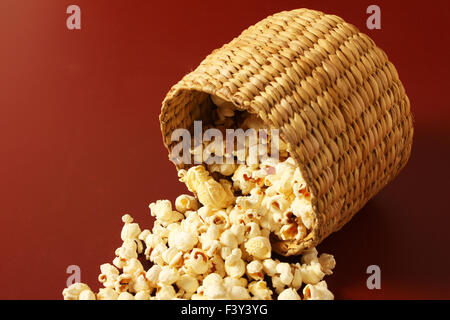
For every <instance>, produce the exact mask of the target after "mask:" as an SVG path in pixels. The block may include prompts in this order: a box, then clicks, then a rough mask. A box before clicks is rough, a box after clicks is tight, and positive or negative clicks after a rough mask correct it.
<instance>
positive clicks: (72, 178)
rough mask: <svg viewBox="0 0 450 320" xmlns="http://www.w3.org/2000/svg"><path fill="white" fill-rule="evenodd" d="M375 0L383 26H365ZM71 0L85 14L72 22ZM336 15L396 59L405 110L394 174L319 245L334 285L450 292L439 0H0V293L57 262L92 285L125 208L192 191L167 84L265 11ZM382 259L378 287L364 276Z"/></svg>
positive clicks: (37, 293) (443, 23)
mask: <svg viewBox="0 0 450 320" xmlns="http://www.w3.org/2000/svg"><path fill="white" fill-rule="evenodd" d="M374 3H375V4H378V5H379V6H380V7H381V10H382V29H381V30H373V31H371V30H367V28H366V26H365V21H366V18H367V14H366V13H365V12H366V8H367V6H368V5H370V4H374ZM69 4H77V5H79V6H80V7H81V11H82V29H81V30H79V31H69V30H68V29H67V28H66V22H65V20H66V17H67V16H68V15H67V14H66V8H67V6H68V5H69ZM299 7H307V8H312V9H318V10H322V11H325V12H327V13H334V14H337V15H339V16H342V17H343V18H344V19H346V20H347V21H348V22H351V23H353V24H355V25H356V26H357V27H358V28H360V30H362V31H363V32H365V33H367V34H369V35H370V36H371V37H372V38H373V39H374V40H375V41H376V43H377V44H378V45H379V46H380V47H382V48H383V49H384V50H385V51H386V52H387V53H388V55H389V57H390V59H391V60H392V61H393V62H394V64H395V65H396V67H397V69H398V71H399V74H400V77H401V79H402V81H403V82H404V85H405V87H406V89H407V92H408V94H409V97H410V99H411V108H412V111H413V113H414V117H415V137H414V145H413V150H412V156H411V159H410V161H409V163H408V165H407V167H406V168H405V169H404V170H403V171H402V173H401V174H400V176H399V177H398V178H397V179H396V180H395V181H394V182H393V183H391V184H390V185H389V186H388V187H386V188H385V189H384V190H383V191H382V192H381V193H380V194H378V195H377V196H376V197H375V198H374V199H373V200H371V201H370V202H369V203H368V205H367V206H366V207H365V208H364V209H363V210H361V212H360V213H358V214H357V216H356V217H355V218H354V219H353V220H352V221H351V222H350V223H349V224H347V225H346V226H345V227H344V228H343V229H342V230H341V231H340V232H339V233H336V234H334V235H332V236H330V237H329V238H328V239H327V240H326V241H325V242H324V243H323V244H321V245H320V246H319V251H320V252H329V253H332V254H334V255H335V257H336V259H337V263H338V264H337V267H336V269H335V274H334V275H333V276H330V277H328V283H329V286H330V287H331V289H332V291H333V292H334V293H335V295H336V298H338V299H355V298H356V299H397V298H401V299H403V298H404V299H429V298H447V299H448V298H450V289H449V285H450V281H449V280H450V273H449V269H450V258H449V250H448V244H449V240H450V236H449V233H450V232H449V228H448V226H449V222H450V218H449V215H448V214H449V206H448V203H449V196H448V191H449V187H448V183H449V181H450V179H449V178H450V176H449V171H450V170H449V169H448V166H449V163H450V156H449V147H450V141H449V136H450V135H449V134H450V129H449V126H450V111H449V98H448V90H449V80H448V79H449V78H448V72H449V50H448V49H449V46H448V27H449V19H450V16H449V4H448V1H427V2H423V1H408V2H406V1H401V2H400V1H376V2H372V1H370V2H369V1H356V0H355V1H335V0H330V1H318V0H313V1H300V0H297V1H275V0H271V1H269V0H265V1H264V0H255V1H243V0H240V1H227V2H223V1H220V2H219V1H217V2H214V1H179V2H175V1H160V2H158V3H155V2H154V1H144V0H142V1H137V0H135V1H124V0H121V1H111V0H108V1H106V0H101V1H100V0H96V1H92V0H89V1H87V0H71V1H65V0H53V1H50V0H39V1H32V0H29V1H24V0H15V1H12V0H2V1H1V2H0V152H1V154H0V197H1V198H0V200H1V201H0V212H1V213H0V214H1V218H2V223H1V226H2V228H1V229H2V231H1V239H0V240H1V241H0V246H1V247H0V249H1V251H0V252H1V254H2V262H1V263H0V274H1V275H2V284H1V288H2V290H0V298H3V299H60V298H61V291H62V289H63V288H64V287H65V284H66V278H67V276H68V275H67V274H66V268H67V266H69V265H72V264H75V265H79V266H80V267H81V271H82V272H81V280H82V281H83V282H87V283H89V284H90V285H93V287H96V286H97V280H96V278H97V275H98V273H99V268H98V267H99V265H100V264H101V263H104V262H110V261H112V258H113V256H114V249H115V248H116V247H117V246H119V245H120V243H121V241H120V229H121V219H120V217H121V215H122V214H124V213H131V214H132V215H133V217H135V219H136V220H137V221H138V222H139V223H140V224H141V226H145V227H150V226H151V219H150V214H149V210H148V204H149V203H150V202H152V201H155V200H157V199H164V198H168V199H171V200H174V199H175V197H176V195H178V194H180V193H183V192H186V189H185V187H184V186H183V185H182V184H181V183H179V182H178V181H177V177H176V172H175V168H174V167H173V165H172V164H171V163H170V162H169V161H168V157H167V153H166V150H165V149H164V147H163V144H162V139H161V135H160V130H159V122H158V114H159V111H160V106H161V101H162V100H163V98H164V95H165V93H166V92H167V91H168V90H169V88H170V87H171V86H172V85H173V84H174V83H176V82H177V81H178V80H179V79H180V78H181V77H182V75H183V74H185V73H187V72H189V71H190V70H192V69H193V68H195V66H196V65H197V64H198V63H199V62H200V61H201V60H202V59H203V58H204V57H205V56H206V55H207V54H208V53H209V52H210V51H211V50H213V49H215V48H217V47H219V46H221V45H222V44H223V43H225V42H228V41H230V40H231V39H232V38H233V37H235V36H236V35H238V34H239V33H240V31H242V30H243V29H244V28H246V27H248V26H249V25H251V24H253V23H255V22H257V21H258V20H260V19H262V18H264V17H266V16H267V15H269V14H272V13H275V12H278V11H281V10H287V9H294V8H299ZM371 264H376V265H379V266H380V267H381V272H382V274H381V286H382V288H381V290H368V289H367V287H366V279H367V277H368V275H367V274H366V268H367V266H369V265H371Z"/></svg>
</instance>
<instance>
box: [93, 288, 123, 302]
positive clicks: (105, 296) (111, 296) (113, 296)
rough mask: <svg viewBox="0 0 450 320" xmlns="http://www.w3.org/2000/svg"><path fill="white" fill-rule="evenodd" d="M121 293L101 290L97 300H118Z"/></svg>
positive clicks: (107, 289)
mask: <svg viewBox="0 0 450 320" xmlns="http://www.w3.org/2000/svg"><path fill="white" fill-rule="evenodd" d="M118 297H119V293H117V291H115V290H114V289H113V288H101V289H99V290H98V294H97V299H98V300H117V298H118Z"/></svg>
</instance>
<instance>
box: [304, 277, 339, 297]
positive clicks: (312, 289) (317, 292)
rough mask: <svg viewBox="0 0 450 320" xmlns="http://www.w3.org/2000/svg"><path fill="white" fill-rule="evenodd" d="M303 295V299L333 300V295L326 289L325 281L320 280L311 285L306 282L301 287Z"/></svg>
mask: <svg viewBox="0 0 450 320" xmlns="http://www.w3.org/2000/svg"><path fill="white" fill-rule="evenodd" d="M303 296H304V298H305V300H333V299H334V295H333V294H332V293H331V291H330V290H328V287H327V283H326V282H325V281H320V282H319V283H317V284H315V285H312V284H308V285H306V286H305V288H304V289H303Z"/></svg>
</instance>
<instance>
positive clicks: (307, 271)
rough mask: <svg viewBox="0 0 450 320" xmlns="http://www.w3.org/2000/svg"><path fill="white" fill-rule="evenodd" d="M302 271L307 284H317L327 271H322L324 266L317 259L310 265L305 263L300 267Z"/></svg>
mask: <svg viewBox="0 0 450 320" xmlns="http://www.w3.org/2000/svg"><path fill="white" fill-rule="evenodd" d="M300 273H301V277H302V279H303V282H304V283H307V284H317V283H318V282H319V281H321V280H322V279H323V277H324V276H325V273H323V271H322V266H321V265H320V263H319V262H316V261H312V262H311V264H309V265H307V264H303V265H302V266H301V267H300Z"/></svg>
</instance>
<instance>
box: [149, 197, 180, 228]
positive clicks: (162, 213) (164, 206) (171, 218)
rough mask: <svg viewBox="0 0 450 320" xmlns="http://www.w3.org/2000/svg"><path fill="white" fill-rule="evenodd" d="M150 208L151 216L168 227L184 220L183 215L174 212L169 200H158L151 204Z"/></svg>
mask: <svg viewBox="0 0 450 320" xmlns="http://www.w3.org/2000/svg"><path fill="white" fill-rule="evenodd" d="M149 207H150V211H151V215H152V216H154V217H156V219H158V220H159V221H160V222H161V223H163V224H166V225H167V224H170V223H172V222H176V221H179V220H181V219H183V215H182V214H181V213H179V212H176V211H173V210H172V204H171V203H170V201H169V200H158V201H156V202H154V203H151V204H150V206H149Z"/></svg>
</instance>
